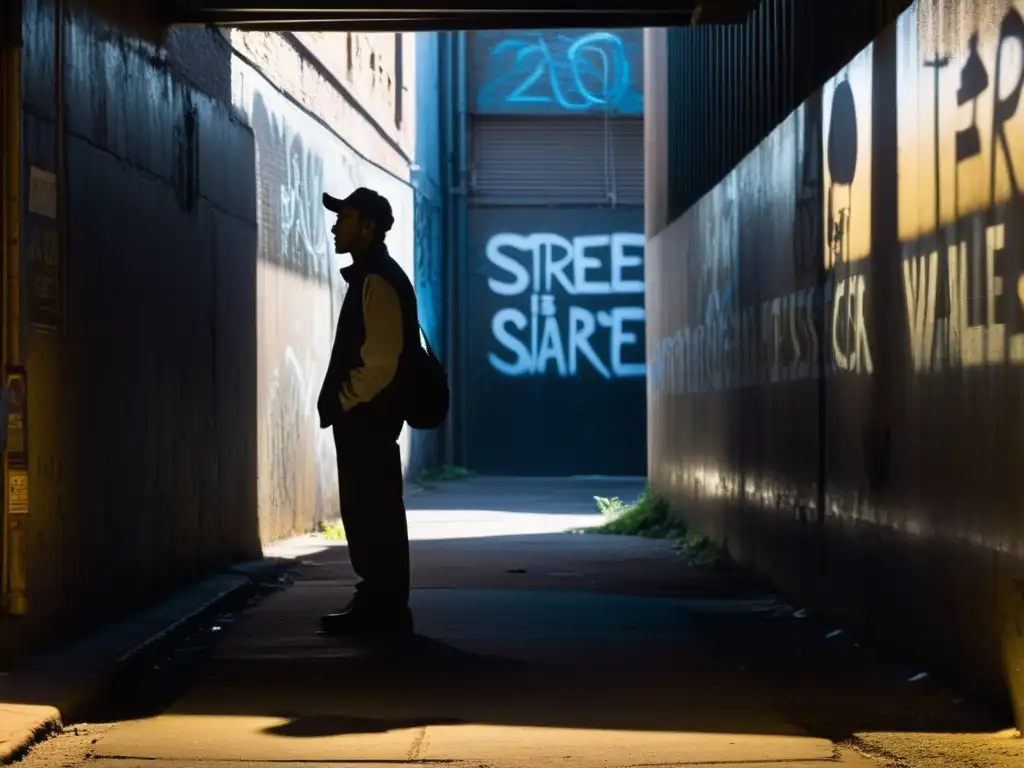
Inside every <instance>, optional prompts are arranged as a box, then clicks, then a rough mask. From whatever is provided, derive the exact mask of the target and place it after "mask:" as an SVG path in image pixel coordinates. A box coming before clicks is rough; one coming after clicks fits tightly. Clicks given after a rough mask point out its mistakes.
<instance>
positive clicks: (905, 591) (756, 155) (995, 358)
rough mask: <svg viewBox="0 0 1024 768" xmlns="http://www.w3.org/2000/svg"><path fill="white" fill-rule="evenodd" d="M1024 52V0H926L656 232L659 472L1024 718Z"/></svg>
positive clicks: (654, 453)
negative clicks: (1022, 105) (1022, 465)
mask: <svg viewBox="0 0 1024 768" xmlns="http://www.w3.org/2000/svg"><path fill="white" fill-rule="evenodd" d="M1022 52H1024V3H1021V2H1010V0H997V1H996V2H983V1H982V0H961V1H960V2H958V3H944V4H933V3H918V4H916V5H915V6H914V7H912V8H911V9H910V10H909V11H907V12H906V13H904V15H903V16H901V17H900V19H899V21H898V24H897V25H896V26H895V27H892V28H890V29H888V30H887V31H886V32H885V33H883V34H882V36H881V37H879V38H878V39H877V40H876V41H875V42H874V43H873V44H872V45H871V46H869V47H868V48H867V49H866V50H864V51H863V52H862V53H861V54H860V55H859V56H857V57H856V58H855V59H854V60H853V61H851V62H850V63H849V65H848V66H846V67H844V68H843V70H842V71H841V72H840V73H839V75H837V76H836V77H835V78H833V79H832V80H831V81H829V82H828V83H827V84H826V85H825V87H824V88H822V89H821V90H820V91H819V92H818V93H816V94H815V95H814V96H813V97H812V98H811V99H810V100H809V101H807V102H805V103H804V105H803V106H801V107H800V108H799V109H798V110H797V111H796V112H795V113H793V114H792V115H791V116H790V117H789V118H788V119H787V120H786V121H785V122H784V123H783V124H782V125H781V126H780V127H779V128H778V129H777V130H776V131H775V132H774V133H773V134H772V135H771V136H770V137H769V138H768V139H766V140H765V141H764V142H762V144H761V145H760V146H759V147H758V148H757V149H756V150H755V151H754V152H753V153H751V154H750V155H749V156H748V157H747V158H746V159H745V160H744V161H743V162H742V163H741V164H740V165H739V166H738V167H737V168H736V169H735V170H734V171H733V172H732V173H731V174H730V175H729V177H728V178H726V179H725V181H723V182H722V183H720V184H719V185H718V186H717V187H716V188H715V189H714V190H713V191H712V192H711V193H709V194H708V195H706V196H704V197H703V198H702V199H701V200H700V202H699V203H697V205H695V206H694V207H693V208H691V209H690V210H689V211H688V212H687V213H685V214H684V215H683V216H681V217H680V218H678V219H676V220H675V221H673V222H672V223H670V224H668V226H666V227H664V228H663V229H658V230H656V231H649V232H648V234H649V236H650V240H649V243H648V249H647V309H648V329H649V330H648V355H649V359H650V361H651V363H650V378H649V387H648V389H649V394H648V398H649V418H648V428H649V445H650V459H649V464H650V466H649V471H650V476H651V479H652V482H653V483H654V485H655V486H656V487H657V488H658V489H659V490H661V491H662V492H664V493H666V494H667V495H668V496H669V497H670V498H671V499H672V501H673V503H674V504H675V506H676V508H677V509H679V510H681V511H682V512H683V513H684V514H686V515H687V516H688V517H691V518H692V519H693V520H694V521H695V522H697V523H699V524H700V525H702V526H703V527H704V528H705V529H706V530H708V531H710V532H711V533H713V534H714V535H715V536H717V537H718V538H719V539H720V540H721V541H724V542H725V543H726V544H727V545H728V547H729V549H730V550H731V551H732V553H733V554H734V555H735V556H736V557H738V558H739V559H740V560H741V561H742V562H743V563H746V564H748V565H751V566H754V567H756V568H757V569H759V570H760V571H762V572H765V573H768V574H770V575H771V576H772V577H773V578H775V579H776V581H777V582H778V583H779V584H780V585H781V586H783V587H784V588H785V589H787V590H788V591H790V592H791V593H792V594H794V595H796V596H798V597H799V598H800V599H803V600H805V601H806V602H807V603H809V604H811V605H812V606H814V607H816V608H817V609H819V610H820V611H821V612H822V613H823V614H825V615H826V616H829V617H830V618H831V619H832V620H833V621H836V622H840V623H841V624H842V625H844V626H846V627H848V628H849V629H850V630H852V631H855V632H857V633H859V634H862V635H864V636H867V637H869V638H872V639H876V640H881V641H883V642H885V643H888V644H890V645H891V646H893V647H896V648H899V649H902V650H905V651H908V652H910V653H913V654H914V656H915V657H917V658H922V657H923V658H924V659H925V660H926V661H929V662H931V663H932V664H935V665H937V666H939V667H941V668H944V669H946V670H952V671H954V672H955V673H957V674H959V676H960V677H961V679H962V681H963V682H964V683H965V684H966V685H968V686H970V687H973V688H974V689H976V690H978V691H981V692H983V693H985V694H988V695H990V696H992V697H993V698H994V699H996V700H999V701H1004V702H1005V701H1009V702H1012V703H1013V706H1014V707H1015V710H1016V713H1017V719H1018V722H1022V721H1024V672H1022V670H1024V629H1022V628H1024V589H1022V587H1021V585H1022V584H1024V516H1022V514H1021V508H1022V505H1024V483H1022V480H1021V477H1022V475H1021V473H1020V472H1019V471H1017V470H1016V468H1015V467H1016V463H1017V462H1019V461H1020V457H1021V456H1022V455H1024V439H1022V433H1021V430H1020V429H1018V428H1017V427H1016V425H1017V424H1018V423H1019V422H1020V420H1021V417H1022V415H1024V414H1022V412H1021V407H1022V398H1021V392H1022V379H1021V375H1022V368H1021V366H1022V365H1024V280H1022V279H1021V278H1020V275H1021V272H1022V269H1024V262H1022V260H1021V255H1020V254H1021V248H1022V245H1024V242H1022V240H1021V238H1022V233H1021V227H1020V221H1021V213H1022V210H1021V205H1020V199H1021V198H1020V193H1021V190H1020V182H1019V168H1020V164H1021V162H1022V159H1024V154H1022V153H1024V117H1022V114H1021V111H1020V109H1019V101H1020V98H1019V97H1020V94H1021V90H1022V87H1024V64H1022V62H1024V57H1022V55H1021V54H1022ZM671 138H672V139H673V140H678V139H677V137H671Z"/></svg>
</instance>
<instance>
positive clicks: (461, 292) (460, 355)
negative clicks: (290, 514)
mask: <svg viewBox="0 0 1024 768" xmlns="http://www.w3.org/2000/svg"><path fill="white" fill-rule="evenodd" d="M455 35H456V56H455V62H456V67H455V82H456V93H457V94H458V101H457V105H456V110H457V112H456V115H457V119H456V124H455V131H456V136H455V138H456V157H457V159H458V165H457V176H456V178H455V183H456V187H455V196H454V202H455V205H456V208H455V224H456V228H455V238H454V240H455V249H454V254H453V256H454V259H453V260H454V261H455V263H456V264H458V281H457V283H456V288H457V289H458V293H457V296H458V304H457V305H456V307H457V308H455V307H453V309H454V314H455V317H456V322H457V324H458V330H457V332H456V335H455V338H454V339H453V341H454V346H453V347H452V348H451V349H452V352H453V353H454V354H453V355H452V357H453V359H454V360H456V361H457V367H456V370H457V371H458V373H459V374H460V376H459V378H458V380H457V381H456V386H455V393H456V395H457V397H456V398H454V401H455V403H456V404H457V405H458V409H457V411H456V412H457V414H458V421H457V422H456V428H457V431H456V433H455V437H456V443H455V446H456V447H457V449H458V450H457V452H455V457H454V458H457V459H458V462H457V463H460V464H465V463H466V456H465V454H464V451H465V445H466V440H465V424H466V419H465V413H466V407H465V406H466V397H465V391H466V390H465V386H463V385H464V382H465V375H464V374H465V371H466V359H465V349H464V347H465V345H464V344H463V339H465V319H466V311H465V309H466V306H467V299H468V298H469V297H468V295H467V292H466V283H467V281H466V279H465V278H466V275H467V273H468V271H469V248H468V243H467V237H468V227H467V220H468V213H469V211H468V209H467V206H468V196H469V195H468V193H469V188H468V185H469V115H468V110H467V102H468V90H469V76H468V74H469V73H468V71H467V67H466V33H465V32H456V33H455Z"/></svg>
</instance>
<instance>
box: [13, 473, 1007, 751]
mask: <svg viewBox="0 0 1024 768" xmlns="http://www.w3.org/2000/svg"><path fill="white" fill-rule="evenodd" d="M641 489H642V481H638V480H629V479H601V478H581V479H567V480H521V479H514V478H512V479H483V478H479V479H478V478H473V479H469V480H463V481H456V482H450V483H439V484H437V485H436V486H434V487H430V488H426V489H423V490H421V491H419V492H417V493H412V494H410V496H409V499H408V501H409V507H410V512H409V519H410V533H411V536H412V538H413V544H412V557H413V585H414V591H413V596H412V607H413V611H414V614H415V618H416V624H417V634H418V637H417V639H416V640H415V642H414V643H413V644H412V645H411V646H410V647H408V648H406V649H404V650H402V651H401V652H399V651H382V650H378V649H374V648H373V647H369V646H366V645H361V644H359V643H357V642H354V641H346V640H339V639H333V638H327V637H323V636H320V635H318V634H317V621H318V618H319V616H320V615H321V614H323V613H326V612H328V611H330V610H333V609H336V608H338V607H340V606H342V605H343V604H344V603H345V602H346V601H347V599H348V597H349V596H350V595H351V591H352V588H353V585H354V583H355V577H354V574H353V573H352V571H351V568H350V567H349V564H348V560H347V556H346V547H345V546H344V544H341V543H332V542H328V541H325V540H323V539H319V538H316V537H305V538H302V539H299V540H294V541H291V542H285V543H283V544H281V545H278V551H277V552H276V554H279V555H280V554H283V555H285V556H289V554H290V556H296V555H297V559H296V567H295V569H294V577H293V580H292V583H291V584H290V586H288V587H287V588H286V589H283V590H280V591H278V592H276V593H275V594H272V595H270V596H269V597H267V598H265V599H264V600H262V601H261V602H260V603H258V604H256V605H255V606H254V607H252V608H251V609H249V610H248V611H246V612H244V613H242V614H240V615H239V616H238V617H237V618H236V620H235V621H233V622H232V623H231V625H230V626H226V627H225V628H224V629H223V632H222V633H221V634H222V635H223V637H222V638H221V639H220V640H219V642H218V643H217V644H216V645H215V646H214V647H213V649H212V651H211V654H212V655H211V656H210V658H209V659H208V661H206V662H205V663H204V664H203V665H202V666H201V667H200V668H199V669H198V671H197V673H196V674H195V675H194V677H193V678H192V679H190V680H188V681H187V683H185V684H184V685H183V690H182V692H181V695H179V696H177V697H176V698H175V699H174V700H173V701H172V702H170V703H169V705H168V706H166V707H161V708H160V710H159V711H155V712H154V711H144V710H139V711H138V712H136V713H133V714H130V715H129V716H125V715H123V714H122V715H121V716H120V717H119V718H118V719H117V720H116V721H115V720H112V721H110V722H105V723H98V724H91V725H87V724H82V725H80V726H78V727H76V728H70V729H68V730H67V731H66V733H65V735H64V736H60V737H57V738H55V739H51V740H50V741H48V742H45V743H43V744H41V745H39V746H37V747H36V748H35V749H34V750H33V752H32V753H30V754H29V756H28V757H27V758H26V760H25V764H26V768H36V766H42V765H68V766H73V765H86V764H87V765H88V766H94V767H95V768H113V767H114V766H117V768H130V767H131V766H140V767H141V766H146V767H147V768H157V767H160V766H166V767H167V768H171V767H173V768H187V767H189V766H195V767H198V766H231V765H251V766H261V765H266V766H270V765H274V766H277V767H278V768H280V766H282V765H294V766H299V765H301V766H306V767H307V768H308V767H309V766H317V765H333V766H339V765H340V766H373V765H382V766H383V765H397V766H401V765H422V764H434V763H443V764H446V765H454V766H488V767H489V768H520V767H525V766H531V767H533V768H535V767H536V766H538V765H549V764H550V765H568V766H579V767H580V768H592V767H593V768H597V767H598V766H600V767H601V768H605V767H607V768H625V767H627V766H712V765H727V766H731V767H732V768H744V767H749V768H753V767H754V766H759V767H760V768H765V767H767V768H781V767H782V766H791V767H794V768H795V767H796V766H800V768H824V766H834V765H848V766H862V767H864V768H867V767H868V766H877V765H908V766H916V765H921V766H928V767H929V768H931V766H939V765H954V766H956V765H963V766H972V765H993V766H995V765H1007V766H1009V765H1017V766H1019V765H1022V764H1024V749H1020V747H1021V746H1022V744H1021V742H1020V739H1014V738H1012V734H1011V733H1010V732H1008V731H1007V732H1004V733H999V732H997V728H998V725H999V723H998V722H997V721H996V720H993V719H992V718H991V717H989V716H987V715H985V714H983V713H982V712H981V711H980V710H979V709H978V708H977V707H974V706H971V705H968V704H967V703H965V702H964V701H963V700H962V699H961V698H960V697H958V696H957V695H956V694H955V693H954V692H953V691H951V690H949V689H948V688H947V687H945V686H944V685H942V684H940V683H938V682H936V681H935V680H934V679H933V678H932V677H930V676H928V675H922V674H920V673H921V670H916V669H914V668H913V666H912V665H911V664H909V663H904V662H896V661H891V662H885V663H883V662H881V661H879V660H878V659H876V658H875V657H873V656H872V655H871V654H870V653H869V652H867V651H866V650H865V649H863V648H860V647H859V646H858V645H857V644H856V643H855V642H854V641H853V640H851V639H849V638H847V637H846V636H845V635H844V634H843V633H842V631H841V630H840V629H838V628H834V627H827V626H823V625H819V624H817V623H816V622H815V621H814V620H813V618H810V617H806V616H805V615H804V614H803V613H802V612H801V611H800V610H799V609H798V607H795V606H792V605H788V604H786V603H785V601H783V600H781V599H780V598H778V597H776V596H775V595H774V594H773V593H772V592H771V590H770V589H769V588H768V587H767V586H766V585H765V584H763V583H762V582H760V581H759V580H757V579H754V578H752V577H751V576H749V575H748V574H745V573H743V572H742V571H739V570H737V569H733V568H729V567H698V566H696V565H692V564H689V563H688V562H687V561H686V560H685V558H684V557H683V555H682V554H681V553H680V552H679V551H677V549H676V548H675V547H674V546H673V544H672V543H671V542H666V541H657V540H647V539H638V538H631V537H617V536H604V535H597V534H593V533H579V532H567V531H570V530H575V529H580V528H588V527H593V526H595V525H597V524H598V523H599V522H600V521H601V520H600V517H599V516H597V514H596V511H595V504H594V500H593V497H594V496H595V495H601V496H620V497H622V498H626V499H632V498H635V497H636V496H637V495H638V494H639V492H640V491H641ZM272 554H274V553H272ZM943 750H946V751H944V752H943ZM950 755H956V757H955V758H951V757H950ZM938 760H941V761H938ZM979 761H981V762H979Z"/></svg>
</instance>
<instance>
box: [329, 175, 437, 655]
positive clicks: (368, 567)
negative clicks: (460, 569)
mask: <svg viewBox="0 0 1024 768" xmlns="http://www.w3.org/2000/svg"><path fill="white" fill-rule="evenodd" d="M323 203H324V207H325V208H326V209H327V210H329V211H331V212H333V213H336V214H337V215H338V220H337V223H336V224H335V225H334V227H333V228H332V230H331V231H332V233H333V234H334V248H335V251H336V252H337V253H339V254H345V253H348V254H351V256H352V264H351V265H349V266H347V267H345V268H344V269H342V270H341V274H342V277H343V278H344V279H345V281H346V282H347V283H348V291H347V293H346V294H345V300H344V302H342V306H341V313H340V316H339V318H338V329H337V333H336V334H335V339H334V347H333V349H332V350H331V359H330V363H329V364H328V367H327V374H326V376H325V377H324V384H323V387H322V389H321V391H320V397H319V399H318V401H317V410H318V411H319V414H320V425H321V427H322V428H326V427H331V428H332V429H333V432H334V444H335V446H336V448H337V452H338V489H339V492H340V497H341V519H342V523H343V524H344V526H345V534H346V538H347V539H348V551H349V557H350V558H351V561H352V568H353V569H354V570H355V572H356V575H357V576H358V577H359V578H360V579H361V581H360V582H359V584H358V585H357V587H356V595H355V598H354V599H353V600H352V602H351V603H350V604H349V605H348V607H346V608H345V609H343V610H341V611H338V612H336V613H330V614H327V615H326V616H323V617H322V618H321V629H322V630H323V631H324V632H326V633H331V634H336V633H349V632H355V633H369V634H375V635H376V634H385V635H393V634H399V635H407V634H410V633H411V632H412V614H411V613H410V611H409V534H408V529H407V525H406V518H405V503H404V501H403V497H402V491H403V488H402V485H403V479H402V462H401V455H400V453H399V448H398V443H397V441H398V436H399V434H400V433H401V431H402V424H403V421H404V418H403V415H402V409H401V407H400V402H399V401H400V394H399V392H398V387H399V381H400V379H402V375H403V373H404V372H405V371H406V369H407V367H408V355H409V350H412V349H414V348H415V346H418V345H419V320H418V317H417V311H416V295H415V293H414V291H413V287H412V284H411V283H410V282H409V278H408V277H407V276H406V274H405V271H404V270H403V269H402V268H401V267H400V266H399V265H398V263H397V262H396V261H395V260H394V259H392V258H391V255H390V254H389V253H388V249H387V246H385V245H384V237H385V235H386V234H387V233H388V231H389V230H390V229H391V227H392V225H393V224H394V221H395V220H394V216H393V215H392V212H391V205H390V204H389V203H388V201H387V200H386V199H385V198H384V197H382V196H381V195H379V194H377V193H376V192H374V191H372V190H369V189H366V188H363V187H361V188H359V189H357V190H356V191H355V192H353V193H352V194H351V195H349V196H348V197H347V198H345V199H343V200H339V199H338V198H335V197H331V196H330V195H328V194H324V196H323Z"/></svg>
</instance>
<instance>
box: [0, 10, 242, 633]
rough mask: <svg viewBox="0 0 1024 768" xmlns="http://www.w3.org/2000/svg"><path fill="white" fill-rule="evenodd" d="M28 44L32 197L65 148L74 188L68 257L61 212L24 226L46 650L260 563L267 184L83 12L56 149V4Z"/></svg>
mask: <svg viewBox="0 0 1024 768" xmlns="http://www.w3.org/2000/svg"><path fill="white" fill-rule="evenodd" d="M23 35H24V54H23V63H22V69H23V73H24V74H23V89H24V91H23V105H24V112H23V115H24V126H23V127H24V130H23V135H24V143H23V152H24V154H23V163H24V165H23V169H24V179H23V185H24V186H23V188H24V189H25V190H27V191H30V190H32V189H33V183H34V182H37V181H38V180H40V179H45V178H46V176H45V173H46V172H52V171H54V170H55V169H56V168H57V167H58V163H57V154H56V153H57V152H61V151H62V152H63V154H64V156H65V157H66V167H67V180H68V181H67V194H66V198H65V201H66V214H67V218H66V224H67V236H66V240H65V242H64V245H65V247H64V248H61V247H60V227H59V226H58V221H57V219H56V218H55V217H54V211H53V209H52V207H51V206H48V205H46V204H45V196H42V197H40V196H37V195H32V194H26V195H25V196H24V199H23V212H22V219H23V229H22V252H21V259H22V269H23V275H24V280H23V283H22V300H23V305H22V306H23V308H24V312H23V335H22V349H23V361H24V363H25V364H26V366H27V369H28V381H29V384H28V388H29V410H28V420H29V424H30V425H31V431H30V443H29V452H30V462H31V463H30V468H31V473H32V489H31V493H32V495H31V501H30V505H31V514H30V515H27V516H26V518H25V523H24V525H25V529H24V532H23V538H22V540H21V542H20V544H19V543H18V542H15V541H14V540H12V545H16V546H20V547H22V550H21V552H22V554H23V556H24V560H23V562H24V563H25V564H26V566H25V572H24V573H23V574H20V575H21V576H23V577H24V578H25V580H26V582H25V583H26V587H27V597H28V606H29V611H28V614H27V615H26V616H25V617H24V619H22V620H21V621H22V623H23V625H24V626H23V627H21V630H20V635H21V640H22V642H24V643H26V644H28V645H29V646H30V647H32V648H33V650H39V649H40V647H43V646H45V645H46V643H47V642H48V641H49V639H50V638H61V639H62V640H66V639H67V635H66V634H60V633H66V632H71V633H74V634H77V633H78V632H81V631H84V630H86V629H88V628H90V627H92V626H95V625H97V624H99V623H101V622H103V621H105V620H108V619H112V618H114V617H116V616H119V615H123V614H126V613H128V612H130V611H131V610H133V609H136V608H138V607H139V606H141V605H143V604H145V603H148V602H151V601H152V600H154V599H156V598H157V597H159V596H161V595H162V594H165V593H167V592H169V591H170V590H172V589H174V588H176V587H178V586H180V585H182V584H184V583H187V582H190V581H193V580H195V579H197V578H201V577H203V576H205V575H207V574H209V573H211V572H213V571H216V570H218V569H220V568H222V567H224V566H226V565H228V564H230V563H232V562H236V561H239V560H244V559H249V558H254V557H258V556H259V555H260V551H261V549H260V542H259V536H258V525H257V519H256V493H255V492H256V476H257V456H256V429H255V423H254V419H253V415H254V413H255V411H256V379H255V373H256V349H257V347H256V341H257V339H256V324H255V318H256V265H255V253H256V245H257V238H256V234H257V230H256V209H255V201H256V188H255V178H254V150H253V137H252V132H251V131H250V130H249V129H248V128H247V127H246V126H245V125H244V124H243V123H242V122H241V121H240V120H239V119H238V118H237V117H236V116H235V115H234V114H232V112H231V110H230V108H229V107H228V106H226V105H224V104H221V103H218V102H217V101H215V100H213V99H211V98H209V97H208V96H206V95H204V94H202V93H200V92H199V91H197V90H196V89H194V88H192V87H190V86H189V85H187V84H186V83H185V82H184V81H183V80H182V79H181V78H180V77H178V76H176V75H175V74H173V73H172V72H170V71H168V69H166V68H165V67H163V66H162V65H161V64H160V63H159V60H158V57H155V56H154V52H153V49H152V48H151V46H149V45H148V44H146V43H142V42H139V41H137V40H131V39H126V38H125V37H124V36H123V35H121V34H119V33H118V32H117V31H115V30H112V29H111V28H110V27H108V26H106V25H105V24H104V23H102V22H100V21H98V20H96V18H95V17H91V16H89V15H87V14H86V13H84V12H81V11H77V10H76V11H73V12H72V13H71V14H70V15H69V18H68V20H67V22H66V24H65V27H64V35H63V39H64V44H65V59H64V60H65V65H64V67H63V70H62V72H61V74H62V86H63V93H64V106H65V114H66V133H65V138H64V140H63V142H60V141H56V140H55V129H54V124H55V123H54V109H53V105H54V77H53V74H54V68H53V62H54V46H55V35H54V23H53V8H52V3H50V2H47V0H27V2H26V3H25V11H24V18H23ZM224 52H225V54H226V50H225V51H224ZM155 59H156V60H157V63H154V60H155ZM40 171H42V172H43V173H40ZM113 595H116V596H117V598H116V599H114V598H112V596H113Z"/></svg>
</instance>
